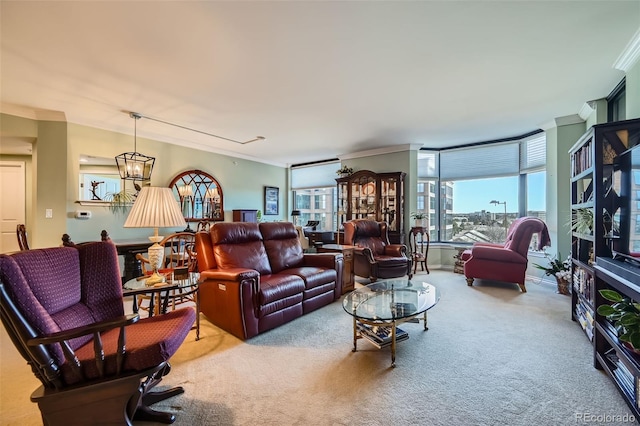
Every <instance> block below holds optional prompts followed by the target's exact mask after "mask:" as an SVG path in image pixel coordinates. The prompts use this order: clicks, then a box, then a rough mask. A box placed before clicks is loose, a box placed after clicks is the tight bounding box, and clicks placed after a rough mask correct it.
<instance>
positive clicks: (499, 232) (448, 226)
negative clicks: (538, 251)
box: [416, 133, 546, 248]
mask: <svg viewBox="0 0 640 426" xmlns="http://www.w3.org/2000/svg"><path fill="white" fill-rule="evenodd" d="M545 163H546V138H545V135H544V133H536V134H533V135H528V136H526V137H522V138H519V139H514V140H509V141H505V142H499V143H488V144H481V145H476V146H469V147H463V148H457V149H450V150H441V151H426V150H424V151H420V152H419V153H418V173H419V177H418V187H417V195H416V197H417V198H416V206H417V209H418V211H422V212H424V213H427V214H428V217H429V232H430V237H431V240H432V241H443V242H452V243H456V242H460V243H473V242H476V241H482V242H490V243H503V242H504V241H505V239H506V234H507V231H508V229H509V226H510V225H511V223H512V222H513V221H514V220H515V219H516V218H518V217H522V216H535V217H539V218H540V219H542V220H545V219H546V216H545V212H546V205H545V192H546V191H545V189H546V176H545ZM437 186H439V188H440V189H439V191H438V193H437V194H436V190H435V188H436V187H437ZM425 188H429V189H428V190H425ZM436 225H437V226H436ZM535 246H536V241H535V240H534V241H532V244H531V247H532V248H533V247H535Z"/></svg>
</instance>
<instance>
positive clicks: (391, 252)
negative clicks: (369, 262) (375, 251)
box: [384, 244, 407, 257]
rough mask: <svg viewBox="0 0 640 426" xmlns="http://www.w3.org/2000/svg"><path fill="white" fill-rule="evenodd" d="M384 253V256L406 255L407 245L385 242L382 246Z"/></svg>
mask: <svg viewBox="0 0 640 426" xmlns="http://www.w3.org/2000/svg"><path fill="white" fill-rule="evenodd" d="M384 254H385V255H386V256H395V257H402V256H405V257H406V256H407V246H405V245H404V244H387V245H386V246H384Z"/></svg>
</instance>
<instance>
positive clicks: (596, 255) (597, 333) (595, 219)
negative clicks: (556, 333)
mask: <svg viewBox="0 0 640 426" xmlns="http://www.w3.org/2000/svg"><path fill="white" fill-rule="evenodd" d="M639 142H640V119H634V120H626V121H619V122H614V123H605V124H598V125H594V126H592V127H591V128H590V129H589V130H588V131H587V132H586V133H585V134H584V135H583V136H582V137H581V138H580V139H579V140H578V142H577V143H576V144H575V145H574V147H573V148H572V149H571V150H570V155H571V168H572V170H571V172H572V178H571V209H572V215H573V217H572V222H573V223H574V225H575V224H576V223H577V222H579V221H580V220H581V219H580V218H582V226H578V228H577V229H575V226H574V229H573V230H572V248H571V257H572V318H573V319H574V320H576V321H579V322H580V324H581V325H582V328H583V329H584V331H585V333H586V334H587V336H589V338H590V339H591V340H592V343H594V365H595V367H596V368H598V369H602V370H604V371H606V373H607V374H608V375H609V376H610V377H611V379H612V380H613V382H614V384H615V385H616V387H617V388H618V390H619V391H620V394H621V395H622V396H623V398H624V399H625V401H626V402H627V404H628V405H629V407H630V408H631V410H632V411H633V413H634V415H635V416H636V418H640V355H639V354H637V353H635V352H634V351H632V350H630V349H628V348H627V347H626V346H624V345H623V344H622V342H620V341H619V340H618V337H617V332H616V330H615V328H614V327H613V325H612V324H611V323H610V322H609V321H608V320H607V319H606V318H605V317H602V316H601V315H599V314H598V313H597V311H596V310H597V308H598V306H600V305H603V304H605V303H609V302H607V301H606V300H605V299H604V298H603V297H602V296H601V295H600V293H599V291H600V290H603V289H611V290H615V291H617V292H618V293H620V294H622V295H623V296H626V297H630V298H631V299H633V300H634V301H640V262H639V261H634V260H633V259H634V257H635V256H637V255H640V226H638V225H640V146H639ZM632 154H633V159H632ZM585 213H586V215H585ZM578 225H580V224H578Z"/></svg>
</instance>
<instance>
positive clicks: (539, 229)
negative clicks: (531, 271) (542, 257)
mask: <svg viewBox="0 0 640 426" xmlns="http://www.w3.org/2000/svg"><path fill="white" fill-rule="evenodd" d="M533 234H538V249H540V250H542V248H543V247H545V246H548V245H549V244H550V243H551V240H550V238H549V231H548V230H547V225H546V224H545V223H544V222H543V221H542V220H540V219H538V218H536V217H521V218H519V219H516V220H515V221H514V222H513V223H512V224H511V227H510V228H509V232H508V234H507V240H506V242H505V243H504V244H489V243H475V244H474V245H473V247H472V248H471V249H469V250H465V252H464V253H463V254H462V260H463V261H465V262H464V275H465V277H466V278H467V285H469V286H470V285H472V284H473V280H474V278H480V279H487V280H495V281H503V282H508V283H516V284H518V286H519V287H520V290H521V291H522V292H523V293H525V292H526V291H527V289H526V287H525V285H524V279H525V275H526V271H527V262H528V259H527V254H528V252H529V244H530V243H531V237H532V236H533Z"/></svg>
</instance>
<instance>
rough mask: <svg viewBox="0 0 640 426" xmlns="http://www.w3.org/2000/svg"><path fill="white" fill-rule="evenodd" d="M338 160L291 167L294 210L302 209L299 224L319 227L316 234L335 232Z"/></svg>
mask: <svg viewBox="0 0 640 426" xmlns="http://www.w3.org/2000/svg"><path fill="white" fill-rule="evenodd" d="M339 168H340V163H339V162H337V161H329V162H323V163H318V164H309V165H299V166H293V167H291V188H292V190H293V196H292V199H293V202H294V205H293V206H292V209H295V210H300V217H299V218H298V224H300V225H302V226H304V225H305V224H306V223H307V222H308V221H310V220H317V221H319V222H320V224H319V225H318V226H317V227H316V230H317V231H332V230H335V229H336V220H337V216H336V214H335V207H334V206H335V205H336V180H335V179H336V170H338V169H339Z"/></svg>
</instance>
